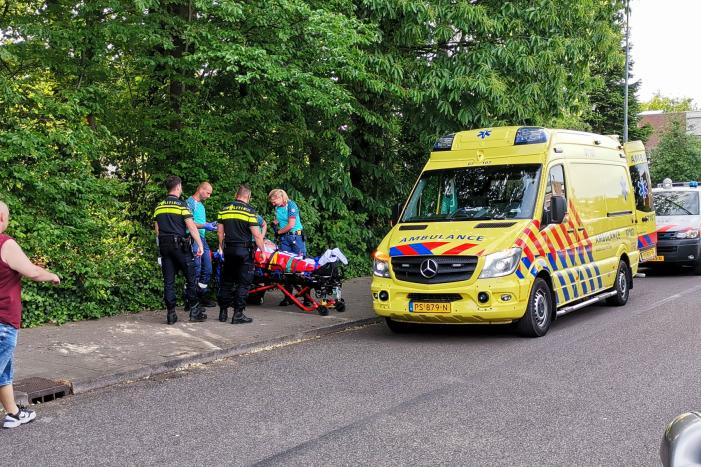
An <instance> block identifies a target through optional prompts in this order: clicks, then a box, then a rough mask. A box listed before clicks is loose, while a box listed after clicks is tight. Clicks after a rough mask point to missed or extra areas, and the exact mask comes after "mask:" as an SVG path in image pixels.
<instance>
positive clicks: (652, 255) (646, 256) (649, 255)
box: [640, 248, 664, 261]
mask: <svg viewBox="0 0 701 467" xmlns="http://www.w3.org/2000/svg"><path fill="white" fill-rule="evenodd" d="M640 257H641V258H642V260H643V261H656V260H657V257H658V256H657V249H656V248H648V249H646V250H642V251H641V252H640ZM661 258H662V259H664V256H662V257H661ZM660 261H661V260H660Z"/></svg>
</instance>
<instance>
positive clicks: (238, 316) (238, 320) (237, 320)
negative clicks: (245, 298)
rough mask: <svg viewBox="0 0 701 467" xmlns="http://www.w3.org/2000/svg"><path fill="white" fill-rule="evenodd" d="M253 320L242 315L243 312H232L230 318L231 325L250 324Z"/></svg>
mask: <svg viewBox="0 0 701 467" xmlns="http://www.w3.org/2000/svg"><path fill="white" fill-rule="evenodd" d="M252 322H253V319H252V318H249V317H248V316H246V315H244V314H243V310H237V311H234V317H233V318H231V324H246V323H252Z"/></svg>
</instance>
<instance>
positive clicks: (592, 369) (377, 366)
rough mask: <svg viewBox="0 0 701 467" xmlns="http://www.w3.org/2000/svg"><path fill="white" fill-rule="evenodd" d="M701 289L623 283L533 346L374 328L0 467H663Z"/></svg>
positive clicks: (165, 389)
mask: <svg viewBox="0 0 701 467" xmlns="http://www.w3.org/2000/svg"><path fill="white" fill-rule="evenodd" d="M699 296H701V278H699V277H695V276H688V275H687V276H681V277H677V276H661V277H648V278H644V279H636V282H635V289H634V290H633V291H632V294H631V300H630V302H629V304H628V305H627V306H626V307H622V308H613V307H607V306H600V307H590V308H587V309H584V310H580V311H578V312H575V313H572V314H570V315H567V316H565V317H563V318H561V319H559V320H558V321H556V322H555V324H554V327H553V328H552V329H551V330H550V332H549V333H548V334H547V335H546V336H545V337H543V338H540V339H525V338H520V337H515V336H514V335H512V334H511V333H510V331H509V330H508V329H507V328H504V327H495V326H476V327H459V328H448V329H445V328H426V329H423V330H422V331H421V332H419V333H415V334H408V335H393V334H392V333H391V332H390V331H389V330H388V329H387V328H386V327H385V326H384V325H375V326H369V327H366V328H362V329H357V330H353V331H348V332H343V333H340V334H336V335H333V336H330V337H325V338H322V339H317V340H313V341H308V342H304V343H301V344H297V345H293V346H289V347H284V348H278V349H273V350H270V351H267V352H262V353H257V354H253V355H247V356H243V357H238V358H234V359H230V360H223V361H220V362H216V363H213V364H211V365H207V366H203V367H199V368H192V369H188V370H186V371H180V372H177V373H173V374H170V375H168V376H165V377H162V378H158V379H151V380H147V381H139V382H135V383H131V384H127V385H121V386H118V387H114V388H111V389H107V390H102V391H96V392H93V393H88V394H84V395H80V396H74V397H70V398H66V399H62V400H59V401H56V402H51V403H48V404H46V405H44V406H40V407H38V408H37V412H38V414H39V417H38V419H37V420H36V421H35V422H33V423H32V424H30V425H27V426H25V427H22V428H20V429H16V430H4V431H1V432H0V440H1V442H0V446H2V447H3V448H4V449H3V451H4V456H2V458H1V459H2V460H0V463H2V464H5V465H32V466H36V465H98V464H99V465H155V464H158V465H170V466H179V465H251V464H259V465H305V466H306V465H320V466H321V465H323V466H327V465H357V464H365V465H436V464H451V465H508V466H512V465H528V466H534V465H558V466H563V465H567V466H572V465H615V466H620V465H634V466H641V465H659V460H658V459H659V457H658V448H659V444H660V439H661V436H662V433H663V430H664V426H665V424H666V423H667V422H668V421H669V420H670V419H671V418H673V417H674V416H675V415H677V414H678V413H680V412H683V411H686V410H689V409H701V391H700V390H699V388H700V381H699V380H700V376H699V375H700V374H701V373H700V372H699V366H700V365H699V355H701V339H699V329H700V328H701V326H699V322H700V321H701V313H700V312H699V306H700V305H699V299H698V297H699Z"/></svg>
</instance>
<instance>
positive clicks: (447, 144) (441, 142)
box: [433, 133, 455, 151]
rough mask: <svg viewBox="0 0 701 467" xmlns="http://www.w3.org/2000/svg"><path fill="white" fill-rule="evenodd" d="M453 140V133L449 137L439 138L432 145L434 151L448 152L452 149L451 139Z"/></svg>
mask: <svg viewBox="0 0 701 467" xmlns="http://www.w3.org/2000/svg"><path fill="white" fill-rule="evenodd" d="M454 138H455V133H451V134H449V135H445V136H441V137H440V138H438V141H436V144H434V145H433V150H434V151H450V150H451V149H452V148H453V139H454Z"/></svg>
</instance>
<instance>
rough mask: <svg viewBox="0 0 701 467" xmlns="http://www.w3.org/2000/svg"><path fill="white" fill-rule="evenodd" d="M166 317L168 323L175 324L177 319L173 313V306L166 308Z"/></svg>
mask: <svg viewBox="0 0 701 467" xmlns="http://www.w3.org/2000/svg"><path fill="white" fill-rule="evenodd" d="M166 319H167V320H168V324H175V323H176V322H177V321H178V315H177V313H175V308H173V309H172V310H168V317H167V318H166Z"/></svg>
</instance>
